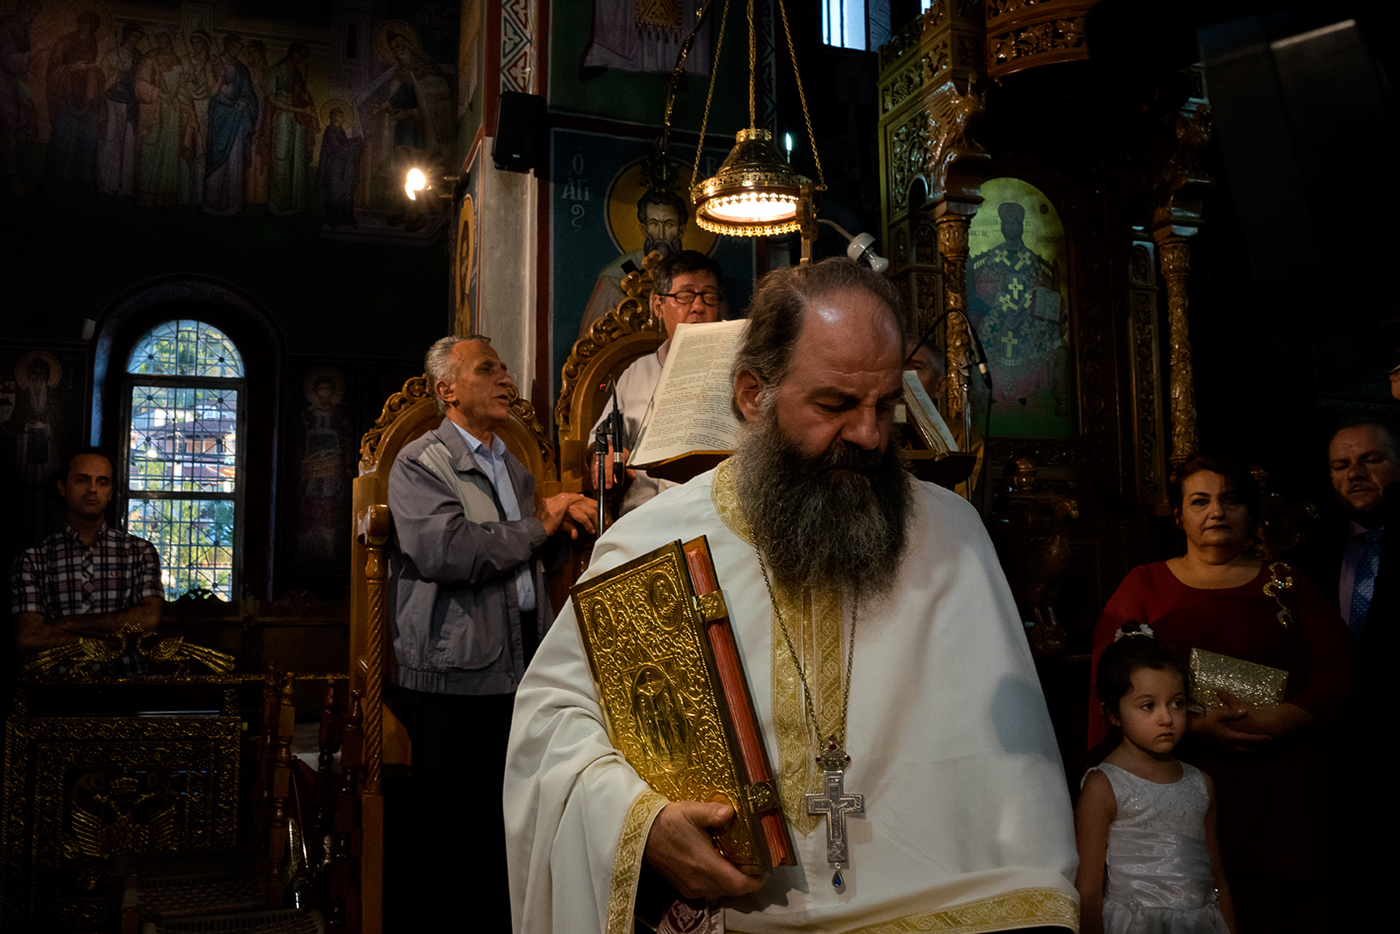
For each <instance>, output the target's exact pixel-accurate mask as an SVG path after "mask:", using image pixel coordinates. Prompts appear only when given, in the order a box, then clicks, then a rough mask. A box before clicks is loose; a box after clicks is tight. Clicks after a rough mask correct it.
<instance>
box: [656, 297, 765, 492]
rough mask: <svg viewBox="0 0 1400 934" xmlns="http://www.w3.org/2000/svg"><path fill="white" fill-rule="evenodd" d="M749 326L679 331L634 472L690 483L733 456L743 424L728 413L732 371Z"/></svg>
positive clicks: (719, 323)
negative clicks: (730, 374)
mask: <svg viewBox="0 0 1400 934" xmlns="http://www.w3.org/2000/svg"><path fill="white" fill-rule="evenodd" d="M748 326H749V322H748V321H747V320H746V319H743V318H741V319H739V320H737V321H716V322H713V323H710V324H680V325H677V326H676V333H675V335H674V336H673V337H672V338H671V348H670V350H668V351H667V352H666V363H665V364H664V365H662V367H661V378H660V379H659V380H657V383H656V391H655V392H653V393H652V394H651V404H650V405H648V406H647V412H646V415H645V416H643V418H642V426H641V428H640V429H639V430H638V432H637V441H636V444H635V445H634V446H633V448H632V456H631V457H630V458H629V461H628V466H629V467H636V468H639V469H642V470H645V471H646V472H647V473H649V474H650V475H651V476H653V477H660V478H661V479H663V480H677V481H685V480H689V479H690V478H691V477H693V476H695V475H697V474H700V473H703V472H704V471H706V470H709V469H710V468H711V467H713V466H715V465H716V464H718V463H719V462H720V461H722V460H724V459H725V458H726V457H728V456H729V455H730V453H731V452H732V451H733V450H734V446H735V445H736V444H737V443H738V441H739V420H738V419H736V418H735V417H734V412H733V411H732V410H731V409H730V407H729V399H730V382H729V371H730V368H731V367H732V366H733V364H734V356H735V354H737V353H738V352H739V345H740V344H741V343H743V340H744V332H745V331H746V330H747V329H748Z"/></svg>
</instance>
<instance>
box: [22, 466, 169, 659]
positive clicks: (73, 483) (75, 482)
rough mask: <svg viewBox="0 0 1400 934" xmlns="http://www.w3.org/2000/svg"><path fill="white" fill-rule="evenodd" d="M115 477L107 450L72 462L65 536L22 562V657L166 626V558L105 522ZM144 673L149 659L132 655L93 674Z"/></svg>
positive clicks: (64, 483)
mask: <svg viewBox="0 0 1400 934" xmlns="http://www.w3.org/2000/svg"><path fill="white" fill-rule="evenodd" d="M112 474H113V470H112V459H111V458H110V457H108V456H107V454H106V453H105V452H103V451H102V450H101V449H100V448H84V449H83V450H81V451H79V452H78V453H76V454H74V455H73V456H72V457H71V458H69V460H68V472H67V473H66V474H65V475H64V476H63V478H62V479H60V480H59V481H58V492H59V494H60V495H61V496H62V497H63V501H64V506H65V511H66V513H67V521H66V523H65V525H64V528H63V531H62V532H59V533H58V534H56V535H50V536H49V537H48V538H46V539H44V540H43V541H41V542H40V543H39V544H37V545H35V546H34V547H32V548H27V549H25V550H24V551H23V552H22V553H21V554H20V556H19V557H18V558H16V559H15V567H14V574H13V578H12V581H11V588H10V592H11V594H12V595H13V597H12V599H11V606H10V612H11V614H12V617H13V620H14V636H15V644H16V646H18V648H19V651H20V652H21V653H23V654H30V653H34V652H41V651H43V650H44V649H51V648H56V647H58V646H62V645H69V644H72V643H74V642H77V641H78V639H79V638H82V637H92V636H111V635H114V634H115V633H117V632H119V631H120V630H121V629H122V627H124V626H126V625H128V624H131V623H136V624H138V625H140V627H141V628H142V629H145V630H153V629H155V628H156V627H157V626H158V625H159V624H160V614H161V608H162V606H163V605H164V602H165V601H164V598H163V589H162V587H161V580H160V557H159V556H158V555H157V554H156V550H155V548H154V547H152V546H151V543H150V542H148V541H146V540H145V539H142V538H137V537H136V536H134V535H127V534H126V533H125V532H118V531H117V530H116V529H113V528H111V527H110V526H108V525H107V523H106V520H105V513H106V510H107V504H108V503H109V502H111V500H112ZM144 670H145V659H144V658H142V657H140V656H139V655H136V654H135V653H131V652H129V653H127V654H125V655H123V656H122V657H121V658H118V659H117V660H115V661H113V662H109V663H107V664H105V665H94V666H92V668H91V669H90V671H91V672H92V673H93V674H95V675H106V676H112V677H117V676H121V675H129V674H140V673H141V672H142V671H144Z"/></svg>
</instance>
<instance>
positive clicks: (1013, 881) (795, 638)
mask: <svg viewBox="0 0 1400 934" xmlns="http://www.w3.org/2000/svg"><path fill="white" fill-rule="evenodd" d="M899 301H900V299H899V296H898V294H897V292H896V291H895V289H894V288H893V287H892V286H891V285H890V284H889V282H888V281H886V280H885V279H884V278H882V277H881V276H879V275H877V274H875V273H873V272H870V271H868V270H866V269H864V268H862V267H859V266H857V265H855V264H853V263H851V262H849V261H847V260H844V259H832V260H826V261H824V262H821V263H818V264H816V265H813V266H799V267H794V268H788V269H781V270H778V271H776V272H773V273H770V274H769V275H768V276H767V277H765V278H764V279H763V280H762V281H761V282H760V283H759V285H758V287H757V290H756V292H755V294H754V299H753V304H752V306H751V307H750V309H749V312H748V318H749V327H748V331H747V334H746V337H745V339H744V343H743V346H742V348H741V350H740V352H739V355H738V357H737V358H736V360H735V363H734V376H733V382H734V394H733V405H734V409H735V412H736V414H737V415H738V416H739V418H740V420H741V421H742V422H744V423H745V426H746V429H747V430H746V431H745V432H744V438H743V440H742V441H741V442H740V444H739V447H738V449H737V450H736V451H735V453H734V456H733V457H731V458H730V459H729V460H727V461H725V462H723V463H722V464H720V466H719V467H717V468H715V469H714V470H713V471H710V472H708V473H705V474H702V475H700V476H698V477H696V478H695V479H694V480H692V481H690V482H689V483H687V484H684V485H683V486H679V487H675V488H673V489H670V490H667V491H666V492H664V493H662V494H661V495H660V496H658V497H656V498H655V499H654V500H652V501H651V502H649V503H647V504H646V505H645V506H643V507H641V508H640V509H638V510H636V511H635V512H633V513H631V514H630V515H627V516H625V517H623V519H622V520H620V521H619V522H618V523H617V524H616V525H615V526H613V528H612V529H611V530H609V532H608V533H607V534H606V535H604V536H603V537H602V538H601V539H600V540H599V541H598V544H597V547H596V548H595V549H594V552H593V562H592V564H591V566H590V567H589V569H588V571H587V572H585V574H584V577H585V579H586V578H588V577H590V576H593V575H595V574H597V573H599V572H602V571H605V570H608V569H610V568H613V567H616V566H617V565H619V564H622V563H624V562H626V561H629V560H631V559H633V558H636V557H639V556H640V555H643V554H645V553H647V552H648V551H651V550H652V549H655V548H657V547H659V546H661V545H664V544H667V543H669V542H672V541H675V540H676V539H677V538H681V537H684V538H686V539H689V538H692V537H695V536H698V535H702V534H703V535H706V536H708V538H709V545H710V550H711V554H712V556H713V559H714V564H715V570H716V572H717V575H718V580H719V583H720V586H721V587H722V589H723V590H724V596H725V601H726V603H727V604H728V607H729V613H730V621H731V624H732V625H733V627H734V630H735V635H736V637H737V639H738V641H739V646H740V652H741V654H742V656H743V663H744V667H745V669H746V671H747V673H748V679H749V684H750V686H751V688H752V695H753V703H754V707H755V709H756V712H757V715H758V720H759V723H760V726H761V729H762V730H763V735H764V739H765V742H766V743H767V748H768V755H769V758H770V760H771V761H772V762H773V763H774V768H775V771H776V772H777V773H778V786H779V796H780V798H781V800H782V805H783V813H784V815H785V817H786V820H787V821H788V824H789V826H790V828H791V831H792V837H793V839H794V841H795V847H796V851H797V865H795V866H780V867H778V868H776V869H774V870H773V871H772V872H770V873H769V874H767V875H766V876H750V875H745V874H744V873H741V872H739V871H738V870H737V869H736V868H735V867H734V866H733V865H731V864H730V863H728V862H727V861H726V860H724V859H723V858H722V857H720V855H719V854H718V853H717V852H716V851H715V849H714V847H713V845H712V844H711V838H710V836H709V831H710V830H711V829H712V828H715V827H718V826H720V825H722V824H724V823H725V822H727V821H728V820H729V819H730V818H731V817H732V816H733V812H732V810H731V809H730V808H729V807H728V806H726V805H720V804H714V803H708V802H703V801H667V800H666V799H665V798H663V797H661V796H660V795H658V794H656V793H655V792H653V791H652V790H651V789H650V788H649V787H648V786H647V785H646V783H645V782H643V781H642V780H641V779H640V778H639V777H638V776H637V774H636V773H635V772H634V771H633V770H632V769H631V768H630V767H629V766H628V764H627V762H626V761H625V760H624V758H623V756H622V754H621V753H619V752H618V751H617V750H616V749H614V748H613V747H612V746H611V745H610V744H609V742H608V737H607V733H606V732H605V729H604V725H603V714H602V710H601V709H600V707H599V704H598V697H597V693H596V691H595V689H594V687H593V684H592V681H591V677H590V674H589V666H588V661H587V658H586V656H585V654H584V647H583V644H582V641H581V638H580V635H579V632H578V624H577V622H576V621H575V618H574V614H573V611H572V609H571V608H569V609H565V610H564V612H563V613H562V614H561V615H560V617H559V620H558V622H557V623H556V625H555V626H554V627H553V628H552V629H551V630H550V631H549V634H548V635H547V636H546V637H545V639H544V641H543V643H542V644H541V646H540V649H539V652H538V654H537V655H536V656H535V660H534V663H533V664H532V665H531V667H530V670H529V671H528V672H527V673H526V675H525V678H524V680H523V681H522V682H521V684H520V689H519V691H518V692H517V694H516V702H515V715H514V720H513V723H512V728H511V740H510V752H509V761H508V766H507V774H506V782H505V813H506V830H507V836H508V842H509V846H508V856H509V868H510V884H511V901H512V911H513V915H514V924H515V930H516V931H517V932H524V934H545V932H552V931H570V932H576V931H586V932H606V934H631V932H632V931H634V930H637V926H636V922H637V921H642V922H645V923H646V924H647V925H648V926H656V925H658V924H659V925H660V927H661V929H663V930H686V931H705V932H718V931H748V932H754V934H759V932H768V931H792V930H801V931H824V932H853V931H861V932H875V931H880V932H885V931H890V932H894V931H899V932H909V931H938V932H974V931H976V932H984V931H1002V930H1016V929H1020V928H1041V929H1043V928H1046V927H1059V928H1063V929H1071V930H1075V929H1077V928H1078V908H1077V903H1076V898H1075V894H1074V886H1073V879H1074V872H1075V864H1076V857H1075V848H1074V833H1073V827H1072V818H1071V815H1070V802H1069V793H1068V789H1067V787H1066V784H1065V779H1064V772H1063V769H1062V767H1061V763H1060V757H1059V753H1058V751H1057V749H1056V745H1055V738H1054V734H1053V732H1052V730H1051V726H1050V718H1049V715H1048V713H1047V711H1046V708H1045V701H1044V697H1043V696H1042V694H1041V690H1040V686H1039V682H1038V680H1037V678H1036V673H1035V668H1034V666H1033V665H1032V663H1031V656H1030V652H1029V650H1028V649H1027V646H1026V639H1025V636H1024V635H1023V634H1022V627H1021V623H1020V621H1019V618H1018V616H1017V613H1016V607H1015V604H1014V602H1013V600H1012V598H1011V593H1010V591H1009V590H1008V588H1007V585H1006V580H1005V578H1004V577H1003V575H1002V572H1001V569H1000V567H999V566H998V564H997V559H996V556H995V554H994V553H993V550H992V546H991V543H990V542H989V540H988V538H987V534H986V532H985V530H984V529H983V527H982V523H981V521H980V519H979V517H978V514H977V512H976V511H975V510H974V509H973V508H972V507H971V506H969V505H968V504H967V503H966V502H965V501H963V500H962V499H961V498H959V497H958V496H956V495H954V494H952V493H950V492H948V491H946V490H944V489H942V488H940V487H937V486H933V485H931V484H928V483H922V482H919V481H916V480H914V479H913V478H912V477H911V476H910V475H909V474H908V473H907V472H905V471H904V470H903V468H902V467H901V465H900V459H899V453H898V450H897V448H896V445H895V444H894V443H892V441H891V437H890V436H891V429H892V426H893V422H894V409H895V405H896V403H898V402H899V399H900V378H901V375H900V374H901V369H902V350H903V347H904V342H903V339H902V337H901V329H900V324H899V319H898V316H897V312H896V309H897V308H898V307H899ZM843 831H844V832H843Z"/></svg>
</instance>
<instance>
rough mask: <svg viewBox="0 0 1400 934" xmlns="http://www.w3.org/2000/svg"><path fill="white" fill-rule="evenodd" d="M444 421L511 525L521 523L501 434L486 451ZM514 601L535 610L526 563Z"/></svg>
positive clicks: (527, 610) (472, 437) (470, 436)
mask: <svg viewBox="0 0 1400 934" xmlns="http://www.w3.org/2000/svg"><path fill="white" fill-rule="evenodd" d="M447 421H449V422H452V427H453V428H456V429H457V430H458V431H459V432H461V434H462V437H463V438H464V439H466V442H467V447H468V448H470V449H471V452H472V457H474V458H476V464H477V466H478V467H480V468H481V472H482V473H484V474H486V479H488V480H490V481H491V485H492V486H493V487H495V488H496V498H497V499H499V500H500V501H501V511H503V512H504V513H505V514H506V519H508V520H509V521H511V522H518V521H520V518H521V516H520V500H519V499H518V498H517V497H516V495H515V485H514V484H512V483H511V482H510V473H509V472H508V471H507V470H506V443H505V442H504V441H502V440H501V437H500V435H496V436H494V437H493V438H492V439H491V446H490V447H489V448H488V447H487V446H486V445H484V444H482V443H481V440H480V439H479V438H477V437H476V435H474V434H472V433H471V432H470V431H467V430H466V429H465V428H463V427H462V426H461V425H459V424H457V423H456V422H453V421H452V419H450V418H449V419H447ZM515 599H516V602H517V603H518V604H519V606H520V610H521V612H522V613H530V612H533V611H534V609H535V581H534V578H532V577H531V576H530V562H528V561H527V562H525V563H524V564H522V565H521V566H520V568H519V569H518V570H517V571H516V572H515Z"/></svg>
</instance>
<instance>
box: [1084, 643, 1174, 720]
mask: <svg viewBox="0 0 1400 934" xmlns="http://www.w3.org/2000/svg"><path fill="white" fill-rule="evenodd" d="M1135 625H1137V624H1136V623H1129V624H1128V626H1125V627H1123V628H1124V629H1128V628H1129V627H1131V626H1135ZM1139 668H1151V669H1152V670H1154V671H1166V670H1168V669H1171V670H1172V671H1175V672H1177V673H1178V674H1180V675H1181V681H1182V684H1183V685H1186V684H1188V679H1187V677H1186V669H1185V668H1184V667H1182V665H1181V662H1179V661H1177V659H1176V657H1175V656H1174V655H1173V654H1172V653H1171V651H1170V650H1169V649H1168V648H1167V647H1166V646H1164V645H1163V644H1162V643H1160V642H1158V641H1157V640H1156V639H1154V638H1152V637H1151V636H1148V635H1131V636H1129V635H1125V636H1123V638H1121V639H1119V640H1118V641H1117V642H1115V643H1113V644H1112V645H1110V646H1109V647H1108V648H1106V649H1104V650H1103V654H1102V655H1100V656H1099V673H1098V678H1097V679H1096V680H1095V681H1094V689H1095V690H1097V691H1098V692H1099V703H1101V704H1103V708H1104V711H1105V712H1106V713H1107V712H1108V711H1112V712H1113V713H1114V715H1115V716H1116V715H1117V712H1118V704H1119V702H1121V701H1122V700H1123V698H1124V697H1126V696H1127V694H1128V692H1129V691H1131V690H1132V688H1133V672H1135V671H1137V670H1138V669H1139Z"/></svg>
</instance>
